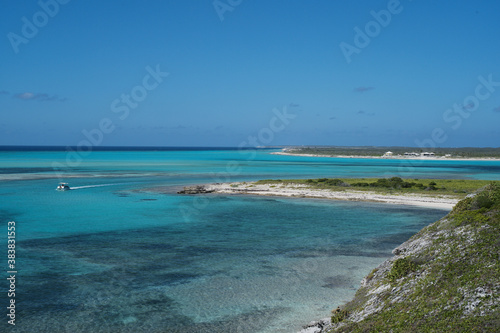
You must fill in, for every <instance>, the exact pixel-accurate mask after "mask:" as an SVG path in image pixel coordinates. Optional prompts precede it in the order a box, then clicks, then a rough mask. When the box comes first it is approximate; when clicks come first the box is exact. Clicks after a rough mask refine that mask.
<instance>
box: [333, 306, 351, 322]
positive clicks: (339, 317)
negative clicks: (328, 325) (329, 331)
mask: <svg viewBox="0 0 500 333" xmlns="http://www.w3.org/2000/svg"><path fill="white" fill-rule="evenodd" d="M348 315H349V312H347V311H346V310H340V308H337V309H335V310H333V311H332V324H336V323H340V322H341V321H343V320H344V319H345V318H347V316H348Z"/></svg>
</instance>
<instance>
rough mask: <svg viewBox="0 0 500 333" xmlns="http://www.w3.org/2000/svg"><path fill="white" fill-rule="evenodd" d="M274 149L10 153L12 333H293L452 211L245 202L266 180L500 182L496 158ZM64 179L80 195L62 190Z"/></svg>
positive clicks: (1, 187) (3, 171)
mask: <svg viewBox="0 0 500 333" xmlns="http://www.w3.org/2000/svg"><path fill="white" fill-rule="evenodd" d="M273 151H276V150H264V149H263V150H243V151H241V150H236V149H207V148H204V149H194V148H193V149H185V148H177V149H174V148H168V149H167V148H165V149H161V150H160V149H157V150H138V149H135V150H131V149H129V150H127V149H122V150H119V151H106V150H105V151H93V152H89V153H85V154H83V153H75V152H74V151H73V152H72V151H60V150H57V149H52V150H50V151H26V150H16V149H15V148H10V149H6V148H4V149H3V150H1V149H0V217H1V223H2V226H3V227H2V228H3V232H1V233H0V238H1V241H2V244H4V245H3V248H4V250H3V251H2V252H3V253H4V255H3V256H2V257H3V259H2V260H3V261H2V263H3V267H4V269H3V271H4V273H3V275H4V276H5V278H7V277H8V274H7V271H8V270H9V269H8V267H7V222H8V221H15V222H16V267H15V268H16V270H17V273H16V292H15V300H16V303H15V304H16V321H15V323H16V325H15V326H11V325H9V324H8V323H7V320H8V317H7V316H6V314H7V311H8V310H7V309H6V307H7V306H8V304H9V301H10V299H11V298H9V297H7V292H6V290H7V289H8V287H9V285H8V281H7V280H6V279H5V278H4V279H3V281H4V282H3V284H4V286H3V287H2V288H3V290H4V292H2V294H1V296H0V302H1V304H2V305H1V306H0V307H1V308H3V309H4V310H3V311H4V312H5V313H4V314H2V315H1V317H3V318H4V319H3V320H2V323H1V324H0V331H7V329H8V330H9V331H10V332H35V331H37V332H197V333H205V332H206V333H209V332H210V333H213V332H241V333H246V332H296V331H298V330H300V328H301V326H302V325H304V324H307V323H308V322H309V321H311V320H314V319H319V318H324V317H328V316H329V315H330V311H331V310H332V309H333V308H335V307H337V306H338V305H340V304H342V303H343V302H346V301H348V300H349V299H350V298H352V296H353V295H354V293H355V291H356V289H357V288H358V287H359V283H360V281H361V279H362V278H363V277H364V276H365V275H366V274H368V273H369V272H370V271H371V270H372V269H373V268H374V267H376V266H377V265H378V264H380V263H381V262H382V261H383V260H385V259H386V258H388V257H390V256H391V250H392V249H393V248H394V247H396V246H397V245H399V244H400V243H402V242H403V241H405V240H406V239H408V238H409V237H410V236H411V235H412V234H414V233H415V232H417V231H418V230H420V229H421V228H422V227H424V226H425V225H428V224H430V223H432V222H434V221H436V220H438V219H439V218H441V217H443V216H444V215H446V214H447V211H444V210H437V209H424V208H417V207H410V206H395V205H388V204H375V203H362V202H341V201H330V200H320V199H298V198H277V197H257V196H239V195H206V196H184V195H178V194H176V191H177V190H179V189H180V188H182V187H183V186H185V185H190V184H203V183H214V182H226V181H248V180H257V179H268V178H273V179H290V178H312V177H314V178H318V177H339V178H340V177H385V176H400V177H410V178H474V179H491V180H499V179H500V163H499V162H494V161H467V162H463V161H412V162H410V161H398V160H381V159H354V158H353V159H336V158H321V157H319V158H313V157H296V156H281V155H273V154H270V153H271V152H273ZM59 181H66V182H68V183H69V184H70V186H71V187H72V190H71V191H66V192H59V191H55V187H56V186H57V183H58V182H59Z"/></svg>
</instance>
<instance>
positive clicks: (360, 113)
mask: <svg viewBox="0 0 500 333" xmlns="http://www.w3.org/2000/svg"><path fill="white" fill-rule="evenodd" d="M356 113H357V114H359V115H361V116H374V115H375V112H366V111H365V110H359V111H358V112H356Z"/></svg>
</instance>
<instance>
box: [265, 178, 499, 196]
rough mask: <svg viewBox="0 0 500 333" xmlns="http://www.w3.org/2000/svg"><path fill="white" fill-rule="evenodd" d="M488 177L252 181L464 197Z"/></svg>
mask: <svg viewBox="0 0 500 333" xmlns="http://www.w3.org/2000/svg"><path fill="white" fill-rule="evenodd" d="M490 183H491V181H488V180H472V179H402V178H400V177H392V178H379V179H376V178H345V179H344V178H343V179H339V178H319V179H288V180H281V179H278V180H272V179H267V180H260V181H258V182H256V184H271V185H278V184H282V185H294V184H298V185H308V186H309V187H311V188H318V189H331V190H334V191H344V190H346V189H351V190H370V191H375V192H382V193H391V194H397V193H401V194H405V193H417V194H433V195H452V196H455V197H457V198H464V197H465V196H466V195H467V194H470V193H473V192H474V191H476V190H477V189H479V188H481V187H483V186H486V185H488V184H490Z"/></svg>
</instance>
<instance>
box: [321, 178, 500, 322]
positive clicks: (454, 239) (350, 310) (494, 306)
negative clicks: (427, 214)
mask: <svg viewBox="0 0 500 333" xmlns="http://www.w3.org/2000/svg"><path fill="white" fill-rule="evenodd" d="M396 251H398V252H396V253H398V255H396V257H394V258H392V259H389V260H388V261H386V262H384V263H383V264H382V265H381V266H379V267H378V268H377V269H375V270H373V271H372V272H371V273H370V274H369V275H368V276H367V278H365V283H364V285H363V286H362V287H361V288H360V289H359V290H358V291H357V293H356V296H355V297H354V299H353V300H352V301H350V302H349V303H347V304H346V305H344V306H343V307H342V311H340V312H338V313H336V314H334V315H333V317H332V319H333V320H332V321H334V322H340V323H339V324H337V325H339V327H337V328H336V329H334V330H331V332H498V331H499V329H500V264H499V262H500V186H499V185H489V186H487V187H486V188H485V189H483V190H482V192H480V193H479V194H478V195H476V196H475V197H472V198H471V197H469V198H466V199H464V200H462V201H460V202H459V203H458V204H457V205H456V206H455V208H454V209H453V211H452V212H451V213H450V214H449V215H448V216H446V217H444V218H443V219H441V220H440V221H438V222H435V223H433V224H431V225H430V226H428V227H426V228H424V229H422V230H421V231H420V232H419V233H418V234H416V235H415V236H413V237H412V238H411V239H410V240H409V241H408V242H406V243H404V244H402V245H401V246H400V247H399V248H398V249H397V250H396ZM370 309H371V310H370ZM374 309H376V311H373V310H374ZM370 312H371V314H369V313H370ZM364 315H366V317H364ZM363 317H364V319H363V320H361V321H359V319H361V318H363ZM355 321H359V322H355Z"/></svg>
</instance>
